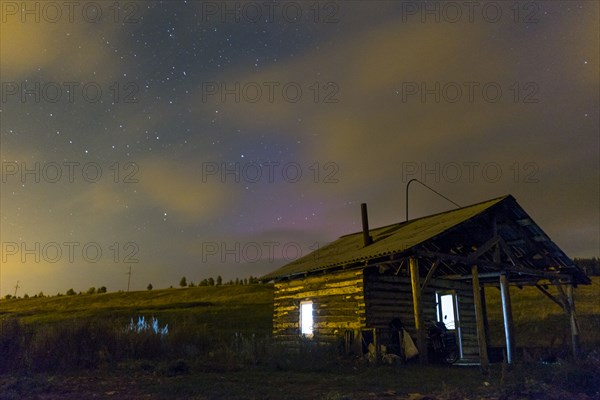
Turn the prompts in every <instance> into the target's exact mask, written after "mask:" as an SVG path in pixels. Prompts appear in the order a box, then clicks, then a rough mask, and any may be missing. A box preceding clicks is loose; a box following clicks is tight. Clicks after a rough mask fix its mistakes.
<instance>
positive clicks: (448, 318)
mask: <svg viewBox="0 0 600 400" xmlns="http://www.w3.org/2000/svg"><path fill="white" fill-rule="evenodd" d="M435 295H436V305H437V307H436V310H437V313H436V316H437V320H438V321H439V322H443V323H444V325H446V328H447V329H448V331H449V332H454V334H455V335H456V343H457V344H458V349H459V356H460V358H462V357H463V349H462V338H461V332H460V318H459V315H458V299H457V296H456V293H455V292H454V291H444V292H436V294H435Z"/></svg>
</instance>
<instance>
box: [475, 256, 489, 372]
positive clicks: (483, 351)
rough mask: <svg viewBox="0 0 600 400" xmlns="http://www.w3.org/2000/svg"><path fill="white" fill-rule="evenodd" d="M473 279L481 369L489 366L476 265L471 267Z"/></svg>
mask: <svg viewBox="0 0 600 400" xmlns="http://www.w3.org/2000/svg"><path fill="white" fill-rule="evenodd" d="M471 276H472V277H473V300H474V301H475V317H476V321H477V342H478V343H479V362H480V363H481V367H482V368H487V367H488V365H489V359H488V352H487V341H486V336H485V323H484V319H483V318H484V317H483V306H482V304H481V287H480V286H479V275H478V274H477V265H473V266H472V267H471Z"/></svg>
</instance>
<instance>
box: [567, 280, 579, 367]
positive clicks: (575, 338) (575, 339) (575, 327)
mask: <svg viewBox="0 0 600 400" xmlns="http://www.w3.org/2000/svg"><path fill="white" fill-rule="evenodd" d="M567 301H568V302H569V307H568V310H567V311H568V312H569V318H570V319H571V341H572V344H573V358H577V357H578V356H579V350H580V343H579V324H578V323H577V314H576V313H575V297H574V296H573V285H572V284H569V285H567Z"/></svg>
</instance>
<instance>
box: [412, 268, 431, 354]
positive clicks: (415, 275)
mask: <svg viewBox="0 0 600 400" xmlns="http://www.w3.org/2000/svg"><path fill="white" fill-rule="evenodd" d="M409 267H410V283H411V287H412V295H413V308H414V319H415V330H416V331H417V343H418V344H417V346H418V348H419V362H420V363H421V364H425V363H426V362H427V345H426V342H425V330H424V329H423V305H422V304H421V286H420V284H419V261H418V260H417V259H416V258H415V257H411V258H410V259H409Z"/></svg>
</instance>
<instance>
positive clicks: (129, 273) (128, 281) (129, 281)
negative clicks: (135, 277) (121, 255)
mask: <svg viewBox="0 0 600 400" xmlns="http://www.w3.org/2000/svg"><path fill="white" fill-rule="evenodd" d="M125 275H129V276H128V277H127V293H129V284H130V283H131V265H130V266H129V272H127V273H126V274H125Z"/></svg>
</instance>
